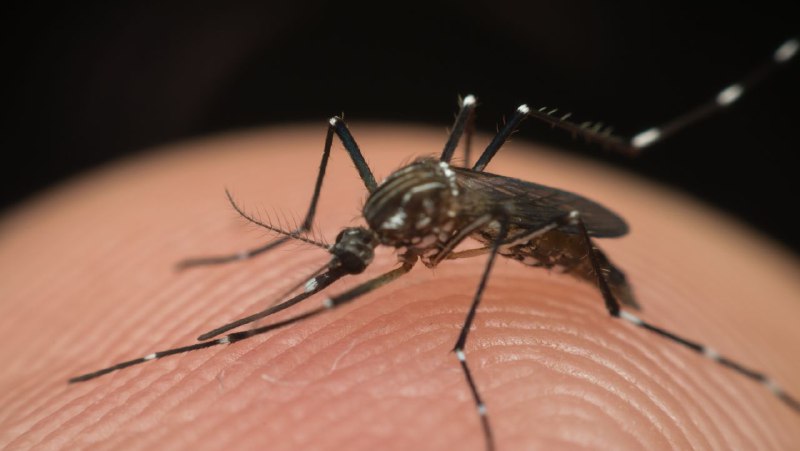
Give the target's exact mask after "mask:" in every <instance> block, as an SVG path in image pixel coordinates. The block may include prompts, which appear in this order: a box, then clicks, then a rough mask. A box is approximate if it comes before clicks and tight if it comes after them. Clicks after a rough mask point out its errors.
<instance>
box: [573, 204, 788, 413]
mask: <svg viewBox="0 0 800 451" xmlns="http://www.w3.org/2000/svg"><path fill="white" fill-rule="evenodd" d="M572 219H573V221H572V223H573V224H574V225H576V226H577V227H578V230H579V232H580V234H581V235H582V236H583V239H584V242H585V243H586V249H587V253H588V256H589V258H590V259H591V263H592V267H593V269H594V272H595V274H596V276H597V285H598V287H599V288H600V292H601V293H602V295H603V299H604V300H605V303H606V309H607V310H608V313H609V314H610V315H611V316H613V317H615V318H621V319H624V320H625V321H627V322H629V323H631V324H633V325H634V326H637V327H641V328H642V329H645V330H647V331H649V332H652V333H655V334H656V335H659V336H661V337H664V338H666V339H668V340H670V341H672V342H674V343H678V344H680V345H682V346H684V347H686V348H688V349H691V350H692V351H694V352H696V353H698V354H700V355H702V356H705V357H707V358H709V359H711V360H713V361H715V362H717V363H719V364H720V365H722V366H725V367H727V368H730V369H732V370H734V371H736V372H737V373H739V374H742V375H744V376H746V377H748V378H750V379H753V380H754V381H756V382H759V383H761V384H763V385H764V386H765V387H766V388H767V389H768V390H769V391H770V392H772V394H773V395H775V396H776V397H777V398H778V399H780V400H781V401H783V402H784V403H785V404H786V405H788V406H789V407H791V408H792V409H794V410H795V411H797V412H800V401H798V400H797V399H795V398H793V397H792V396H790V395H789V394H788V393H786V392H785V391H783V389H782V388H780V387H779V386H778V385H777V384H776V383H775V382H774V381H773V380H772V379H770V378H769V377H767V376H766V375H765V374H763V373H761V372H758V371H755V370H752V369H750V368H747V367H746V366H744V365H741V364H739V363H737V362H735V361H733V360H731V359H729V358H727V357H725V356H722V355H720V354H719V353H718V352H717V351H715V350H714V349H712V348H710V347H707V346H704V345H701V344H700V343H697V342H695V341H692V340H689V339H686V338H683V337H681V336H680V335H676V334H674V333H672V332H670V331H668V330H666V329H662V328H660V327H658V326H654V325H652V324H650V323H647V322H646V321H644V320H642V319H640V318H639V317H637V316H635V315H633V314H632V313H629V312H627V311H624V310H620V306H619V302H618V301H617V300H616V299H615V298H614V296H613V295H612V294H611V290H610V289H609V286H608V281H607V280H606V275H605V273H604V272H603V271H601V266H600V260H599V258H598V256H597V254H596V252H595V250H594V246H593V244H592V240H591V238H589V234H588V232H587V230H586V226H585V225H584V223H583V220H582V219H581V218H580V214H578V213H577V212H573V214H572Z"/></svg>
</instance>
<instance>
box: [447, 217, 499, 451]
mask: <svg viewBox="0 0 800 451" xmlns="http://www.w3.org/2000/svg"><path fill="white" fill-rule="evenodd" d="M508 227H509V226H508V219H507V218H506V217H505V215H504V216H503V217H502V218H501V220H500V230H499V232H498V235H497V237H496V238H495V240H494V243H493V245H492V250H491V252H490V253H489V258H488V259H487V261H486V267H485V268H484V270H483V275H482V276H481V280H480V282H479V283H478V289H477V290H476V291H475V296H474V297H473V298H472V305H471V306H470V308H469V312H468V313H467V318H466V319H465V320H464V325H463V326H462V327H461V332H460V333H459V335H458V340H457V341H456V344H455V346H454V347H453V352H455V354H456V357H458V361H459V363H460V364H461V369H462V371H463V372H464V377H465V378H466V379H467V384H468V385H469V389H470V392H471V393H472V398H473V400H474V401H475V407H476V409H477V410H478V416H479V417H480V419H481V426H482V427H483V434H484V436H485V438H486V449H488V450H493V449H494V436H493V435H492V427H491V425H490V424H489V418H488V416H487V412H486V405H485V404H484V403H483V399H482V398H481V395H480V393H479V392H478V386H477V385H476V384H475V380H474V378H473V376H472V371H470V369H469V366H468V365H467V356H466V354H465V353H464V347H465V346H466V344H467V335H468V334H469V331H470V328H471V327H472V322H473V321H474V319H475V314H476V312H477V311H478V305H479V304H480V302H481V298H482V297H483V292H484V290H485V289H486V283H487V281H488V280H489V273H490V272H491V271H492V266H493V265H494V260H495V258H496V257H497V253H498V251H499V250H500V246H501V244H502V242H503V241H504V240H505V238H506V235H508Z"/></svg>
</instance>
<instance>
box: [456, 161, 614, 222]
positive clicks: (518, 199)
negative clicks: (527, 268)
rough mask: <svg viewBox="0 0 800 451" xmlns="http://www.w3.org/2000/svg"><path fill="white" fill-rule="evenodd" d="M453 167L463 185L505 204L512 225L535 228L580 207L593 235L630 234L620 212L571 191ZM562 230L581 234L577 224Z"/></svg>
mask: <svg viewBox="0 0 800 451" xmlns="http://www.w3.org/2000/svg"><path fill="white" fill-rule="evenodd" d="M452 169H453V170H454V171H456V174H458V183H459V185H460V186H461V187H463V188H464V189H466V190H469V191H472V192H477V193H481V195H482V196H484V198H485V199H486V200H487V201H488V202H492V203H493V204H503V205H504V206H505V207H506V208H507V209H508V211H509V212H510V213H511V224H512V225H514V226H517V227H520V228H523V229H528V230H534V229H537V228H539V227H543V226H545V225H547V224H548V223H550V222H551V221H553V219H555V218H557V217H559V216H561V215H564V214H567V213H569V212H570V211H573V210H577V211H579V212H580V213H581V218H582V219H583V222H584V223H585V224H586V229H587V230H588V232H589V235H591V236H594V237H598V238H612V237H618V236H622V235H625V234H626V233H628V225H627V224H626V223H625V221H624V220H623V219H622V218H620V217H619V216H617V214H616V213H614V212H612V211H611V210H609V209H607V208H606V207H604V206H602V205H600V204H598V203H597V202H593V201H591V200H589V199H586V198H585V197H581V196H579V195H577V194H574V193H570V192H569V191H562V190H560V189H556V188H551V187H549V186H544V185H539V184H536V183H531V182H526V181H524V180H520V179H515V178H512V177H505V176H502V175H497V174H491V173H487V172H476V171H473V170H470V169H465V168H457V167H454V168H452ZM560 230H562V231H564V232H567V233H572V234H577V233H578V229H577V227H574V226H568V227H563V228H561V229H560Z"/></svg>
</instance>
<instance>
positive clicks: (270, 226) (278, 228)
mask: <svg viewBox="0 0 800 451" xmlns="http://www.w3.org/2000/svg"><path fill="white" fill-rule="evenodd" d="M225 195H226V196H227V197H228V201H229V202H230V204H231V206H232V207H233V209H234V210H236V213H239V216H241V217H243V218H244V219H246V220H248V221H249V222H252V223H253V224H255V225H257V226H259V227H263V228H265V229H267V230H270V231H272V232H276V233H280V234H281V235H285V236H287V237H289V238H293V239H295V240H298V241H302V242H304V243H308V244H313V245H314V246H317V247H320V248H322V249H325V250H329V249H330V245H328V244H326V243H323V242H320V241H316V240H313V239H311V238H308V237H307V236H305V233H302V234H301V233H298V232H290V231H287V230H285V229H284V228H282V227H281V226H280V224H281V222H280V221H278V223H279V225H278V226H275V225H273V224H268V223H266V222H263V221H261V220H259V219H256V218H254V217H253V216H251V215H249V214H248V213H247V212H246V211H244V209H243V208H242V207H240V206H239V205H238V204H237V203H236V200H235V199H234V198H233V195H232V194H231V192H230V191H229V190H228V189H227V188H225ZM284 219H285V218H284ZM284 222H285V221H284Z"/></svg>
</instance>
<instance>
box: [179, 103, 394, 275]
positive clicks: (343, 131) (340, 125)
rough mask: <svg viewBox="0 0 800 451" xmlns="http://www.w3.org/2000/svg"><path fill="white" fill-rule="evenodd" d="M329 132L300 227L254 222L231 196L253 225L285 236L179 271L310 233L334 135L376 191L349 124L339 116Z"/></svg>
mask: <svg viewBox="0 0 800 451" xmlns="http://www.w3.org/2000/svg"><path fill="white" fill-rule="evenodd" d="M328 124H329V125H328V133H327V135H326V137H325V147H324V149H323V151H322V161H321V162H320V165H319V172H318V173H317V181H316V183H315V184H314V194H313V195H312V196H311V203H310V205H309V206H308V212H307V213H306V216H305V219H303V222H302V223H301V224H300V226H299V227H297V228H296V229H295V230H292V231H289V232H286V231H283V230H279V229H278V228H277V227H271V226H268V225H265V224H262V223H259V222H258V221H255V220H253V219H252V218H250V217H249V216H247V215H246V214H244V212H243V211H242V210H241V209H240V208H238V207H237V206H236V204H235V202H233V198H232V197H231V196H230V194H228V198H229V200H230V201H231V203H232V204H233V205H234V208H235V209H236V210H237V212H239V214H241V215H242V216H244V217H245V218H246V219H248V220H250V221H251V222H254V223H256V224H258V225H261V226H263V227H266V228H267V229H269V230H272V231H274V232H278V233H281V234H282V235H284V236H282V237H280V238H278V239H275V240H273V241H270V242H269V243H266V244H263V245H261V246H258V247H255V248H252V249H248V250H245V251H242V252H237V253H235V254H230V255H220V256H212V257H199V258H189V259H186V260H183V261H181V262H178V264H177V267H178V269H185V268H190V267H193V266H204V265H216V264H223V263H229V262H233V261H238V260H247V259H249V258H253V257H255V256H256V255H259V254H262V253H264V252H266V251H268V250H270V249H273V248H275V247H277V246H280V245H281V244H283V243H285V242H287V241H289V240H290V239H293V238H297V237H299V236H300V235H302V234H303V233H305V232H307V231H308V230H309V229H311V225H312V224H313V223H314V215H315V214H316V212H317V203H318V202H319V196H320V191H321V190H322V181H323V179H324V178H325V170H326V169H327V167H328V158H329V157H330V153H331V147H332V145H333V135H334V134H336V136H338V137H339V140H340V141H341V142H342V144H343V145H344V148H345V150H346V151H347V153H348V154H349V155H350V159H351V160H353V163H354V164H355V166H356V170H357V171H358V174H359V176H360V177H361V180H362V181H363V182H364V185H365V186H366V187H367V189H368V190H369V192H372V191H374V190H375V189H376V188H377V186H378V184H377V183H376V182H375V177H374V176H373V175H372V171H371V170H370V169H369V166H368V165H367V162H366V160H364V156H363V155H362V154H361V150H360V149H359V148H358V144H356V141H355V139H353V135H352V134H351V133H350V130H348V129H347V125H345V123H344V121H342V119H340V118H338V117H332V118H331V119H330V120H329V121H328Z"/></svg>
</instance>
